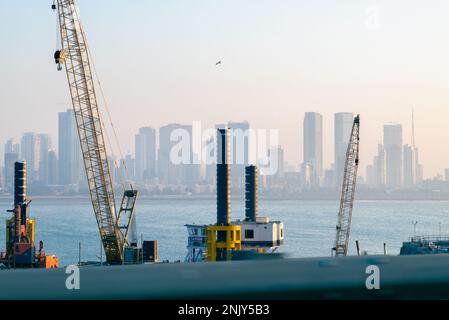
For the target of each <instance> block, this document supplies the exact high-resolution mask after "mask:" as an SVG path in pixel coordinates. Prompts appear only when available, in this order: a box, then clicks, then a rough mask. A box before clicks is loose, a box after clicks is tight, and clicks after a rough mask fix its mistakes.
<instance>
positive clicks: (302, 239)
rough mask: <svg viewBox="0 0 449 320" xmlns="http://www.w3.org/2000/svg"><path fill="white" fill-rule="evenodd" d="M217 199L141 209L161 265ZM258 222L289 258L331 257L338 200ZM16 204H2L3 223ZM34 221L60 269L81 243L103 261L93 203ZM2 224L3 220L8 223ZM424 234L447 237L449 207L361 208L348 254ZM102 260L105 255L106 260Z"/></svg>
mask: <svg viewBox="0 0 449 320" xmlns="http://www.w3.org/2000/svg"><path fill="white" fill-rule="evenodd" d="M215 206H216V205H215V200H195V199H192V200H146V199H141V200H139V203H138V232H139V235H140V234H143V236H144V239H148V240H152V239H157V240H158V241H159V259H160V260H164V259H169V260H170V261H173V260H184V257H185V254H186V249H185V246H186V229H185V227H184V224H186V223H204V224H209V223H213V222H214V220H215ZM259 207H260V215H262V216H269V217H270V219H271V220H281V221H283V222H284V225H285V245H284V246H283V248H282V252H285V253H286V254H288V255H289V256H291V257H314V256H329V255H330V253H331V247H332V246H333V241H334V237H335V225H336V220H337V213H338V202H336V201H300V200H266V201H265V200H262V201H260V204H259ZM10 208H11V201H10V200H5V199H2V200H0V212H1V214H2V215H3V216H2V217H3V218H6V217H8V215H9V214H8V215H7V214H6V213H5V212H6V210H7V209H10ZM232 209H233V212H232V218H233V219H239V218H242V217H243V214H244V213H243V201H240V200H235V201H233V203H232ZM30 212H31V216H32V217H34V218H36V220H37V229H36V240H37V241H39V240H43V241H44V246H45V250H46V252H48V253H53V254H56V255H57V256H58V257H59V258H60V261H61V264H62V265H67V264H70V263H75V262H77V261H78V243H79V242H80V241H81V243H82V259H83V260H99V256H100V241H99V237H98V230H97V225H96V221H95V218H94V215H93V211H92V206H91V204H90V202H89V201H88V200H87V199H86V200H79V199H35V200H34V201H33V202H32V203H31V210H30ZM3 218H2V219H3ZM415 220H417V221H418V225H417V233H418V234H434V235H437V234H439V232H440V225H441V230H442V233H447V231H448V228H449V201H357V203H356V204H355V206H354V212H353V223H352V228H351V229H352V232H351V240H350V249H349V250H350V254H355V245H354V241H355V240H359V242H360V245H361V249H362V250H366V251H368V253H382V252H383V243H384V242H386V243H387V249H388V252H389V253H390V254H398V253H399V249H400V247H401V243H402V241H405V240H406V239H407V238H409V237H410V236H412V235H413V224H412V221H415ZM4 226H5V225H4V223H2V224H1V227H0V250H4V246H5V227H4ZM103 257H104V256H103Z"/></svg>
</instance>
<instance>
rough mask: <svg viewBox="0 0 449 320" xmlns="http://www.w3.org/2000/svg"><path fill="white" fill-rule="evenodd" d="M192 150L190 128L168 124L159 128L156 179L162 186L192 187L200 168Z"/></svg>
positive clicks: (196, 180) (197, 179)
mask: <svg viewBox="0 0 449 320" xmlns="http://www.w3.org/2000/svg"><path fill="white" fill-rule="evenodd" d="M196 160H197V155H195V154H194V152H193V149H192V126H191V125H181V124H168V125H166V126H163V127H161V128H159V153H158V160H157V164H158V177H159V179H160V180H161V182H162V183H163V184H175V185H176V184H186V185H192V184H194V183H196V182H198V181H199V180H200V175H201V167H200V164H199V163H198V161H196Z"/></svg>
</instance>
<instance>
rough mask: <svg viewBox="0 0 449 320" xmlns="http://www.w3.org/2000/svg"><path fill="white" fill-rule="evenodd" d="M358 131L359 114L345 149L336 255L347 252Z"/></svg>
mask: <svg viewBox="0 0 449 320" xmlns="http://www.w3.org/2000/svg"><path fill="white" fill-rule="evenodd" d="M359 131H360V116H359V115H357V116H356V117H355V118H354V123H353V125H352V130H351V136H350V137H349V143H348V149H347V151H346V161H345V171H344V175H343V186H342V189H341V198H340V211H339V213H338V222H337V227H336V229H337V235H336V239H335V247H333V248H332V250H333V251H335V255H336V256H346V255H347V253H348V243H349V234H350V229H351V219H352V208H353V206H354V195H355V186H356V182H357V169H358V166H359V141H360V137H359Z"/></svg>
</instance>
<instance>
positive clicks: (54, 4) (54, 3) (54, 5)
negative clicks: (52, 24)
mask: <svg viewBox="0 0 449 320" xmlns="http://www.w3.org/2000/svg"><path fill="white" fill-rule="evenodd" d="M51 8H52V9H53V11H56V2H55V1H53V4H52V5H51Z"/></svg>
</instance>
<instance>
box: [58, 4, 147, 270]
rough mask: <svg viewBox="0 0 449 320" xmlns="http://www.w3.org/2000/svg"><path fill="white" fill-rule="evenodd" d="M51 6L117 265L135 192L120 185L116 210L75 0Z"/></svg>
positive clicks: (110, 254)
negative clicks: (55, 16) (120, 200)
mask: <svg viewBox="0 0 449 320" xmlns="http://www.w3.org/2000/svg"><path fill="white" fill-rule="evenodd" d="M52 8H53V9H54V10H57V12H58V16H59V31H60V37H61V45H62V48H61V49H60V50H57V51H56V53H55V55H54V58H55V62H56V63H57V64H58V69H61V66H62V65H63V64H64V65H65V69H66V73H67V79H68V83H69V89H70V95H71V98H72V104H73V110H74V114H75V120H76V125H77V129H78V135H79V140H80V143H81V151H82V155H83V160H84V168H85V171H86V176H87V182H88V186H89V191H90V197H91V201H92V205H93V210H94V213H95V217H96V220H97V224H98V229H99V233H100V237H101V241H102V243H103V248H104V250H105V254H106V261H107V262H108V263H110V264H121V263H123V261H124V248H125V246H127V245H128V240H127V237H128V233H129V229H130V226H131V221H132V220H133V217H134V207H135V202H136V200H137V196H138V192H137V191H136V190H125V194H124V196H123V199H122V205H121V207H120V211H119V213H118V215H117V212H116V206H115V198H114V190H113V185H112V179H111V174H110V170H109V163H108V160H107V159H108V157H107V152H106V144H105V139H104V134H103V126H102V119H101V116H100V110H99V105H98V102H97V96H96V93H95V86H94V79H93V75H92V68H91V61H90V57H89V49H88V44H87V39H86V36H85V33H84V31H83V28H82V25H81V22H80V20H79V16H78V12H77V9H76V6H75V1H74V0H57V1H55V3H54V4H53V6H52ZM131 189H132V187H131ZM121 220H123V221H124V222H123V224H121V222H120V221H121Z"/></svg>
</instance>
